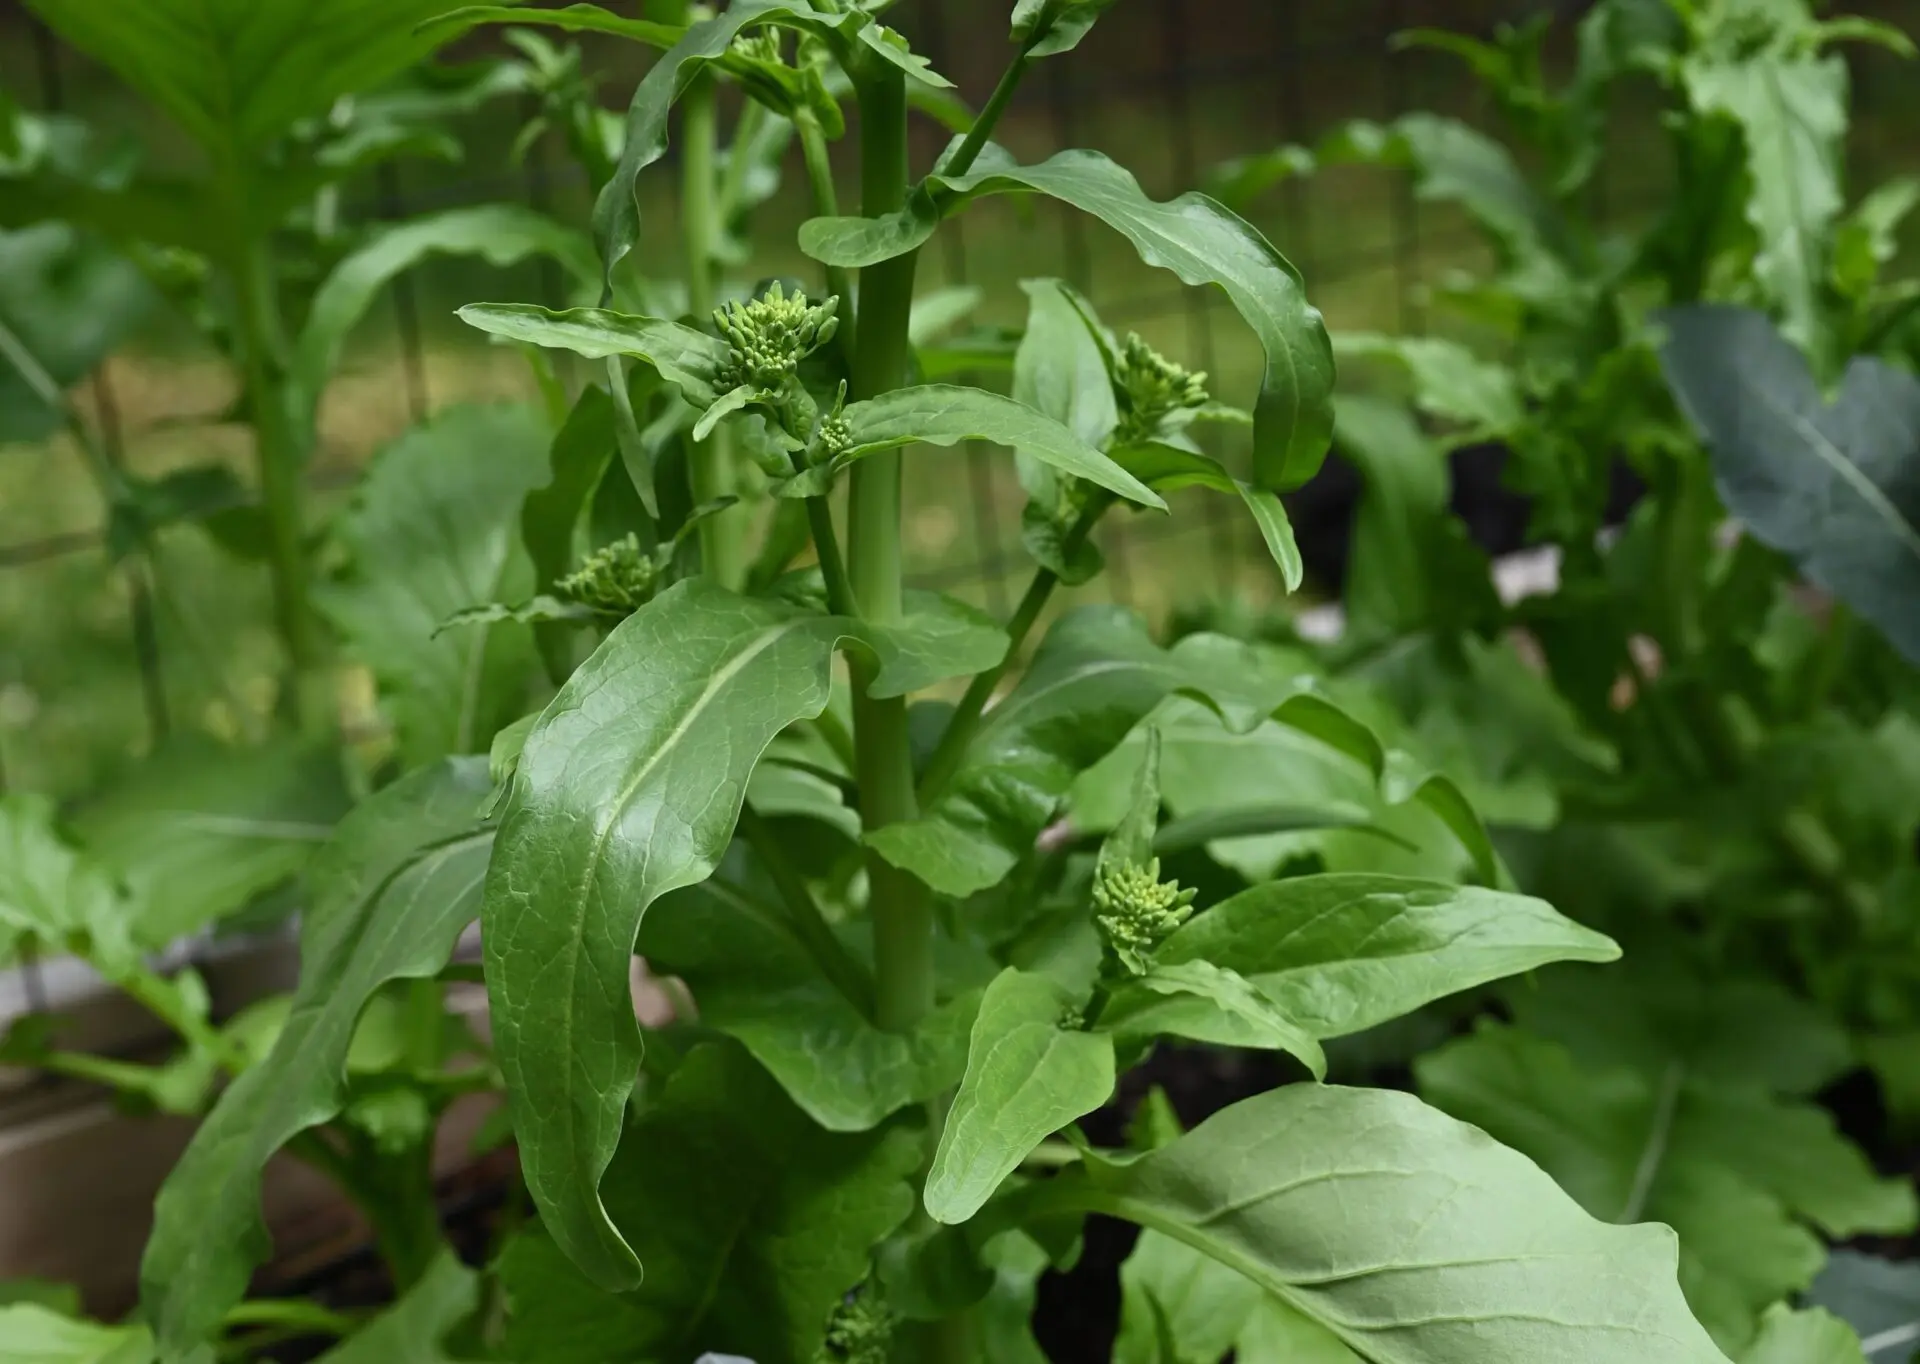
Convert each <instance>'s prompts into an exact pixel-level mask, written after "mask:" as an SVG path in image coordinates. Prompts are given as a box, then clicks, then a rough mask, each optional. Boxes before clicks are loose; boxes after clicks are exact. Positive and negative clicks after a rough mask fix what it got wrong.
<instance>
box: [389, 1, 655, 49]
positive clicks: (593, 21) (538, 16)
mask: <svg viewBox="0 0 1920 1364" xmlns="http://www.w3.org/2000/svg"><path fill="white" fill-rule="evenodd" d="M482 24H515V25H522V24H524V25H529V26H531V25H534V24H538V25H540V26H541V27H543V28H557V29H561V30H562V31H564V32H567V33H610V34H612V35H613V36H614V37H616V38H627V39H631V40H632V41H634V42H636V43H645V44H646V45H647V46H648V47H659V48H670V47H672V46H673V45H674V44H675V43H677V42H679V41H680V39H681V38H682V37H683V36H684V35H685V34H686V29H684V28H682V27H681V26H680V25H678V24H662V23H656V22H655V21H653V20H651V19H623V18H621V17H620V16H619V15H617V14H615V13H613V12H612V11H610V10H606V9H602V8H601V7H600V6H599V5H584V4H577V5H568V6H566V7H565V8H564V9H531V8H529V9H521V8H519V7H518V6H515V5H465V6H462V7H461V8H460V9H456V10H453V11H451V12H449V13H446V14H442V15H440V16H439V17H438V18H435V19H430V20H428V21H427V22H426V23H424V24H422V25H420V31H421V33H422V34H424V35H425V36H427V37H430V38H432V39H433V40H434V41H435V42H436V43H446V42H451V41H452V40H453V39H455V38H457V37H459V36H460V35H461V34H463V33H467V32H469V31H471V30H473V29H475V28H478V27H480V26H481V25H482Z"/></svg>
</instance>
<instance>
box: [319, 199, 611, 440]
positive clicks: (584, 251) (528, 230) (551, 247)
mask: <svg viewBox="0 0 1920 1364" xmlns="http://www.w3.org/2000/svg"><path fill="white" fill-rule="evenodd" d="M429 256H478V257H479V258H481V259H482V260H484V261H486V262H487V264H489V265H496V266H508V265H514V264H516V263H518V262H520V261H522V260H525V259H526V258H527V257H529V256H550V257H552V258H553V259H554V260H557V261H558V262H560V264H561V265H563V266H565V267H566V268H567V271H568V273H570V274H571V275H572V276H573V277H574V278H576V279H581V280H588V281H591V280H592V279H594V278H595V275H596V273H597V272H596V270H595V268H594V260H593V243H592V242H590V241H588V240H587V238H586V237H585V236H583V235H582V234H581V233H579V232H578V231H576V230H575V229H573V228H571V227H568V226H566V225H565V224H563V223H559V222H556V221H555V220H554V219H552V218H549V217H548V216H547V215H546V214H544V213H536V212H534V211H533V210H532V209H530V208H523V207H522V206H520V205H518V204H480V205H476V206H474V207H470V208H455V209H448V210H447V211H445V212H443V213H433V214H428V215H427V216H425V217H421V218H414V219H411V220H409V221H407V222H404V223H400V224H398V225H397V226H394V227H389V228H386V229H385V230H383V231H382V232H381V233H380V234H379V235H378V236H376V237H374V238H373V240H372V241H370V242H368V243H367V244H366V245H365V246H363V247H361V248H360V249H359V250H358V251H355V252H354V253H353V254H352V255H350V256H348V257H347V258H346V259H345V260H343V261H341V262H340V263H339V264H338V265H336V266H334V268H333V270H332V272H331V273H330V274H328V276H327V277H326V279H325V280H324V281H322V282H321V285H320V287H319V289H318V290H316V291H315V293H314V295H313V302H312V303H311V304H310V305H309V307H308V309H307V320H306V325H305V326H303V327H302V328H301V330H300V339H299V341H298V342H297V343H296V345H295V348H294V356H293V373H292V375H291V380H292V382H293V384H294V386H295V390H296V393H297V395H298V398H297V400H298V401H299V402H301V403H302V404H303V405H304V408H305V410H306V411H307V412H308V413H309V414H311V413H312V412H314V411H315V410H316V409H317V408H318V407H319V405H320V395H321V394H322V393H323V392H325V390H326V387H327V381H328V380H329V379H330V378H331V377H332V375H333V368H334V366H335V364H337V363H338V361H339V358H340V348H341V347H342V346H343V345H345V344H346V340H347V337H348V335H349V334H350V333H351V332H352V331H353V328H354V327H355V325H356V324H358V323H359V321H360V319H361V318H363V317H365V316H366V313H367V309H368V308H370V307H372V306H373V303H374V300H376V299H377V298H379V296H380V291H381V290H382V289H384V288H385V287H386V286H387V285H388V283H390V282H391V281H392V280H394V279H396V278H398V277H399V276H400V275H402V274H405V273H406V272H407V271H408V270H411V269H412V268H413V267H414V266H416V265H418V264H419V263H420V262H421V261H423V260H425V259H426V258H428V257H429Z"/></svg>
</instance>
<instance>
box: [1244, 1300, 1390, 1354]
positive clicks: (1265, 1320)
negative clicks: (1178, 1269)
mask: <svg viewBox="0 0 1920 1364" xmlns="http://www.w3.org/2000/svg"><path fill="white" fill-rule="evenodd" d="M1233 1357H1234V1364H1363V1362H1362V1360H1361V1358H1360V1356H1359V1355H1357V1354H1355V1353H1354V1352H1353V1351H1352V1350H1350V1349H1348V1348H1347V1347H1346V1345H1345V1344H1344V1343H1343V1342H1342V1341H1341V1339H1340V1337H1339V1336H1336V1335H1335V1334H1334V1333H1333V1332H1331V1331H1329V1330H1328V1329H1327V1328H1326V1327H1324V1326H1322V1325H1320V1324H1319V1323H1318V1322H1316V1321H1314V1320H1313V1319H1312V1318H1310V1317H1307V1316H1305V1315H1303V1314H1301V1313H1300V1312H1297V1311H1295V1310H1294V1309H1293V1308H1291V1307H1289V1306H1287V1304H1286V1303H1284V1302H1282V1301H1281V1300H1280V1299H1279V1298H1262V1299H1261V1300H1260V1302H1259V1303H1258V1304H1257V1305H1256V1306H1255V1307H1254V1309H1253V1314H1252V1315H1251V1316H1250V1317H1249V1318H1248V1319H1247V1324H1246V1325H1245V1326H1244V1327H1243V1328H1242V1329H1241V1332H1240V1338H1239V1340H1237V1341H1235V1342H1234V1347H1233Z"/></svg>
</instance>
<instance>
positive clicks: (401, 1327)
mask: <svg viewBox="0 0 1920 1364" xmlns="http://www.w3.org/2000/svg"><path fill="white" fill-rule="evenodd" d="M479 1306H480V1276H479V1275H478V1274H476V1273H475V1272H474V1271H473V1270H471V1269H468V1268H467V1267H466V1266H465V1265H463V1264H461V1263H460V1261H459V1260H458V1259H457V1258H456V1257H455V1256H454V1254H453V1252H452V1251H451V1250H447V1251H443V1252H441V1254H440V1256H439V1258H438V1259H436V1260H435V1261H434V1262H433V1264H432V1265H431V1266H430V1267H429V1268H428V1270H427V1272H426V1273H425V1274H424V1275H422V1276H421V1278H420V1281H419V1282H418V1283H416V1284H414V1285H413V1287H411V1288H409V1289H408V1290H407V1291H406V1292H405V1293H404V1294H402V1295H401V1297H400V1300H399V1301H398V1302H396V1303H394V1304H393V1305H392V1306H391V1307H389V1308H387V1309H386V1310H385V1311H383V1312H381V1313H380V1314H379V1315H378V1316H376V1317H374V1318H373V1319H372V1320H370V1321H368V1322H367V1324H366V1325H364V1326H362V1327H361V1328H360V1329H359V1330H358V1331H355V1332H354V1333H353V1334H352V1335H351V1336H349V1337H348V1338H347V1340H346V1341H345V1342H344V1343H343V1344H340V1345H337V1346H335V1347H334V1348H333V1349H331V1350H329V1351H327V1352H326V1353H325V1354H323V1355H321V1356H320V1358H319V1361H318V1364H454V1359H455V1356H454V1355H453V1354H452V1353H451V1352H450V1351H448V1350H447V1349H446V1348H445V1347H444V1346H443V1345H442V1344H441V1341H442V1340H443V1339H444V1338H445V1337H446V1335H447V1333H448V1332H449V1331H451V1330H453V1329H454V1328H455V1327H456V1326H458V1325H460V1323H461V1322H463V1321H465V1320H466V1319H467V1318H469V1317H471V1316H472V1315H473V1313H474V1312H475V1310H476V1309H477V1308H478V1307H479Z"/></svg>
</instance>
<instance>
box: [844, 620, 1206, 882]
mask: <svg viewBox="0 0 1920 1364" xmlns="http://www.w3.org/2000/svg"><path fill="white" fill-rule="evenodd" d="M1181 681H1182V674H1181V672H1180V670H1179V669H1178V667H1177V665H1175V663H1174V662H1173V660H1172V659H1171V657H1170V656H1169V655H1168V654H1167V653H1166V652H1165V651H1164V650H1162V649H1161V648H1160V647H1159V646H1158V645H1157V644H1155V643H1154V642H1153V639H1152V638H1151V637H1150V636H1149V635H1148V633H1147V629H1146V626H1145V624H1144V623H1143V622H1142V621H1141V620H1140V618H1139V617H1138V616H1135V615H1134V614H1132V613H1131V612H1128V611H1124V610H1121V609H1119V608H1117V607H1084V608H1081V609H1079V610H1077V611H1074V612H1072V613H1071V614H1069V615H1067V616H1065V617H1063V618H1062V619H1061V620H1060V621H1059V623H1058V624H1056V625H1055V626H1054V627H1053V628H1052V629H1051V630H1050V631H1048V633H1047V637H1046V640H1045V642H1044V643H1042V644H1041V646H1040V650H1039V652H1038V653H1037V654H1036V655H1035V657H1034V659H1033V662H1032V664H1031V665H1030V666H1029V667H1028V668H1027V670H1026V672H1025V673H1024V674H1023V675H1022V677H1021V680H1020V685H1019V686H1017V687H1015V688H1014V690H1013V692H1012V693H1011V694H1010V695H1009V696H1008V697H1007V698H1006V700H1004V701H1002V702H1001V703H1000V704H999V705H997V706H995V707H994V708H993V709H992V710H990V711H988V712H987V714H986V718H985V719H984V720H983V721H982V723H981V726H980V729H979V731H978V732H977V734H976V735H975V737H974V741H973V743H972V745H971V746H970V747H969V749H968V752H967V757H966V759H965V761H964V762H963V764H962V766H961V768H960V771H959V772H958V773H956V775H955V776H954V778H953V780H952V781H951V782H950V783H949V785H948V789H947V792H946V793H945V794H944V795H943V796H942V797H941V798H940V799H939V800H938V801H937V802H935V803H934V804H933V805H932V806H931V807H930V808H929V809H928V810H927V812H926V813H925V814H924V815H923V816H922V817H921V818H919V819H917V820H913V821H909V822H903V823H898V824H889V825H887V826H885V827H884V828H880V829H875V830H872V831H870V832H869V833H868V834H867V843H868V844H869V845H870V846H871V847H873V848H874V849H876V850H877V851H878V852H879V853H880V855H881V856H882V857H884V858H886V859H887V860H888V861H889V862H891V863H893V865H895V866H897V867H900V868H902V869H904V870H906V871H910V872H912V873H913V874H914V875H915V876H918V877H919V878H920V879H921V880H923V881H925V882H926V883H927V884H928V885H929V886H932V887H933V888H934V889H935V890H937V891H939V892H940V893H941V894H943V895H952V896H956V897H962V896H967V895H971V894H973V893H975V892H976V891H980V890H984V889H986V888H987V887H988V886H992V885H996V884H998V883H999V881H1000V880H1001V879H1002V878H1003V877H1004V876H1005V875H1006V874H1007V873H1008V872H1009V871H1011V870H1012V869H1013V866H1014V864H1015V863H1016V862H1018V861H1019V860H1020V858H1021V857H1022V856H1024V855H1025V854H1026V853H1027V852H1028V851H1030V850H1031V848H1032V846H1033V840H1034V837H1035V836H1036V835H1037V834H1038V833H1039V832H1040V830H1041V829H1042V828H1043V827H1045V825H1046V823H1047V821H1048V820H1049V819H1051V818H1052V817H1053V813H1054V810H1055V808H1056V807H1057V806H1058V805H1059V803H1060V801H1061V799H1062V798H1063V797H1065V795H1066V794H1067V791H1068V789H1069V788H1070V787H1071V786H1072V784H1073V779H1074V777H1075V776H1076V775H1077V774H1078V773H1079V772H1080V771H1082V770H1084V769H1085V768H1087V767H1090V766H1092V765H1093V764H1094V763H1095V762H1097V761H1099V759H1100V758H1102V757H1104V756H1105V755H1106V753H1107V752H1108V751H1109V750H1110V749H1112V748H1113V746H1114V745H1115V744H1117V743H1119V742H1120V740H1121V739H1122V738H1124V737H1125V736H1126V734H1127V732H1128V731H1129V730H1130V729H1132V728H1133V726H1134V725H1135V724H1136V723H1137V722H1138V721H1139V720H1140V719H1141V717H1142V716H1144V715H1145V714H1146V713H1147V712H1148V711H1150V710H1152V709H1153V708H1154V706H1156V705H1157V704H1159V702H1160V700H1161V698H1162V697H1164V696H1166V695H1167V693H1168V692H1170V691H1172V690H1173V689H1174V688H1175V687H1177V686H1178V685H1180V683H1181Z"/></svg>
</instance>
